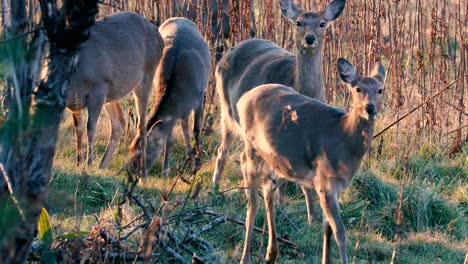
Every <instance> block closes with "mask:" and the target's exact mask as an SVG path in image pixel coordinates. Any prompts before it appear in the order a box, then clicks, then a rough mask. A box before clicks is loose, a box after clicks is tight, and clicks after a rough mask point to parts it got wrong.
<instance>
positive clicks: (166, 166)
mask: <svg viewBox="0 0 468 264" xmlns="http://www.w3.org/2000/svg"><path fill="white" fill-rule="evenodd" d="M172 144H173V140H172V135H169V136H168V137H167V139H166V144H165V146H164V159H163V164H162V172H161V174H162V176H163V177H165V178H167V177H169V174H170V172H171V166H170V157H171V147H172Z"/></svg>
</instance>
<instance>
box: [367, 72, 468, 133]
mask: <svg viewBox="0 0 468 264" xmlns="http://www.w3.org/2000/svg"><path fill="white" fill-rule="evenodd" d="M467 75H468V73H467V74H465V75H463V76H461V77H459V78H458V79H456V80H455V81H453V82H451V83H449V84H448V85H447V86H445V87H444V88H443V89H442V90H440V91H438V92H437V93H436V94H434V95H433V96H431V97H430V98H429V99H427V100H426V101H424V102H423V103H421V104H419V105H418V106H416V107H415V108H413V109H411V111H409V112H408V113H406V114H405V115H403V116H402V117H400V118H398V119H397V120H396V121H395V122H393V123H391V124H390V125H388V126H387V127H386V128H384V129H382V131H380V132H379V133H377V134H376V135H375V136H374V138H377V137H378V136H380V135H382V134H383V133H384V132H385V131H387V130H388V129H389V128H391V127H392V126H394V125H396V124H398V123H399V122H400V121H401V120H403V119H405V118H406V117H407V116H409V115H410V114H411V113H413V112H414V111H416V110H418V109H419V108H421V106H423V105H425V104H427V103H429V102H430V101H431V100H432V99H434V98H435V97H437V96H438V95H440V94H441V93H442V92H444V91H445V90H447V89H448V88H450V87H451V86H452V85H454V84H455V83H457V82H458V81H460V80H461V79H463V78H464V77H465V76H467Z"/></svg>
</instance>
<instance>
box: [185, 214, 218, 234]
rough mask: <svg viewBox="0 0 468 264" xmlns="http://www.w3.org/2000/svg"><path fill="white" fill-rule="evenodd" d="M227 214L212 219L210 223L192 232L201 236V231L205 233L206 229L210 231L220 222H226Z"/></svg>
mask: <svg viewBox="0 0 468 264" xmlns="http://www.w3.org/2000/svg"><path fill="white" fill-rule="evenodd" d="M226 220H227V219H226V216H224V215H222V216H220V217H218V218H216V219H215V220H213V221H211V222H210V223H208V224H206V225H204V226H202V227H201V228H199V229H197V230H195V231H193V232H192V233H193V234H194V235H196V236H199V235H200V234H201V233H204V232H206V231H209V230H211V229H213V228H214V227H215V226H217V225H219V224H222V223H224V222H226Z"/></svg>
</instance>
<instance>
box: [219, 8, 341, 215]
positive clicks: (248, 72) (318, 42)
mask: <svg viewBox="0 0 468 264" xmlns="http://www.w3.org/2000/svg"><path fill="white" fill-rule="evenodd" d="M280 6H281V11H282V13H283V15H284V16H285V17H287V18H288V19H290V20H291V22H292V23H294V24H295V30H294V38H295V46H296V53H297V55H292V54H291V53H289V52H288V51H286V50H284V49H282V48H280V47H279V46H278V45H276V44H274V43H273V42H271V41H268V40H263V39H250V40H246V41H244V42H241V43H240V44H239V45H237V46H236V47H234V48H232V49H231V51H230V52H228V53H227V54H226V55H225V56H224V57H223V58H222V59H221V61H220V63H219V64H218V68H217V73H216V75H217V80H216V90H217V93H218V96H219V99H220V104H221V144H220V146H219V148H218V156H217V158H216V167H215V170H214V172H213V183H214V184H217V183H218V181H219V179H220V177H221V174H222V173H223V170H224V166H225V164H226V159H227V155H228V150H229V147H230V145H231V143H232V140H233V133H237V131H238V120H239V117H238V114H237V109H236V104H237V101H238V100H239V98H240V97H241V96H242V95H243V94H244V93H245V92H247V91H249V90H250V89H252V88H254V87H256V86H258V85H261V84H266V83H279V84H284V85H286V86H290V87H294V88H295V89H296V90H297V91H298V92H300V93H301V94H304V95H306V96H310V97H312V98H316V99H318V100H321V101H324V100H325V96H324V90H323V80H322V78H323V73H322V61H323V46H324V45H323V38H324V33H325V30H326V28H327V27H328V25H329V24H330V22H332V21H333V20H335V19H336V18H338V17H339V16H340V14H341V13H342V11H343V9H344V6H345V0H334V1H333V2H331V3H330V4H328V6H327V7H326V8H325V10H323V11H321V12H311V11H303V10H301V9H300V8H299V7H298V6H296V5H295V4H294V3H293V2H292V0H280ZM302 190H303V192H304V194H305V197H306V204H307V215H308V221H309V223H311V222H312V220H313V204H312V201H311V200H312V197H311V195H312V191H311V190H307V189H306V188H305V187H302Z"/></svg>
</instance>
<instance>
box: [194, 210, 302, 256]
mask: <svg viewBox="0 0 468 264" xmlns="http://www.w3.org/2000/svg"><path fill="white" fill-rule="evenodd" d="M201 213H202V214H207V215H213V216H221V214H219V213H216V212H213V211H202V212H201ZM226 220H227V221H229V222H232V223H235V224H238V225H242V226H245V222H243V221H240V220H237V219H234V218H231V217H227V216H226ZM253 230H254V231H255V232H258V233H262V234H265V235H268V231H264V230H263V229H261V228H258V227H256V226H254V227H253ZM276 239H277V240H278V242H280V243H282V244H284V245H287V246H290V247H293V248H299V246H298V245H297V244H295V243H293V242H291V241H289V240H287V239H284V238H282V237H280V236H276Z"/></svg>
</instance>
